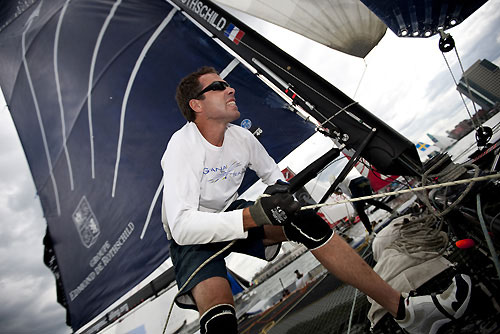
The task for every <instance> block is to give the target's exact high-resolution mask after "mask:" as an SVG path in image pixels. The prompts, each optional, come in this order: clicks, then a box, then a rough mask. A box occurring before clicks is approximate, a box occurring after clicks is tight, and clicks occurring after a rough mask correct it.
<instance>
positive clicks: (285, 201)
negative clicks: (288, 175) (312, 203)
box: [249, 192, 300, 226]
mask: <svg viewBox="0 0 500 334" xmlns="http://www.w3.org/2000/svg"><path fill="white" fill-rule="evenodd" d="M249 210H250V215H251V216H252V218H253V220H254V221H255V223H256V224H257V225H259V226H261V225H285V224H287V223H289V222H290V221H291V220H292V217H293V216H294V215H295V213H296V212H297V211H299V210H300V204H299V202H297V201H295V200H294V198H293V196H292V195H290V194H289V193H288V192H277V193H275V194H273V195H268V194H263V195H262V196H261V197H259V198H258V199H257V201H255V203H254V205H252V206H250V207H249Z"/></svg>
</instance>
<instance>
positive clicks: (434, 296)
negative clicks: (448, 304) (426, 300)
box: [431, 293, 456, 320]
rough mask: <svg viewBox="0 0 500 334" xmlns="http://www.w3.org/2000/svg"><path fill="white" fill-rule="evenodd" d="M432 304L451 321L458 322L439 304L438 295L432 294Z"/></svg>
mask: <svg viewBox="0 0 500 334" xmlns="http://www.w3.org/2000/svg"><path fill="white" fill-rule="evenodd" d="M431 298H432V302H433V303H434V305H436V308H437V309H438V310H439V312H441V313H443V314H444V315H445V316H446V317H448V318H450V319H451V320H456V319H455V318H454V317H453V316H452V315H451V314H449V313H448V312H447V311H446V310H445V309H444V307H443V306H442V305H441V304H440V303H439V301H438V299H437V297H436V294H435V293H433V294H431Z"/></svg>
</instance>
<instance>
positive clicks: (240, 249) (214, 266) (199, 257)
mask: <svg viewBox="0 0 500 334" xmlns="http://www.w3.org/2000/svg"><path fill="white" fill-rule="evenodd" d="M252 204H253V202H247V201H243V200H237V201H235V202H234V203H232V204H231V205H230V206H229V208H228V209H227V210H226V211H231V210H236V209H242V208H245V207H248V206H250V205H252ZM263 238H264V228H263V227H262V226H261V227H256V228H252V229H250V230H249V231H248V237H247V238H246V239H239V240H237V241H236V242H235V243H234V245H233V246H231V247H230V248H229V249H227V250H226V251H225V252H223V253H222V254H220V255H218V256H217V257H215V258H214V259H212V260H211V261H210V262H208V263H207V264H206V265H204V266H203V268H202V269H201V270H200V271H199V272H198V273H196V275H195V276H194V277H193V278H192V279H191V281H190V282H189V283H188V284H187V285H186V287H184V288H183V289H182V291H181V293H180V294H179V295H178V296H177V297H176V298H175V303H176V304H177V306H179V307H181V308H188V309H193V310H197V307H196V303H195V301H194V298H193V295H192V294H191V290H192V289H193V288H194V287H195V286H196V285H197V284H198V283H200V282H202V281H204V280H206V279H208V278H211V277H224V278H226V279H227V269H226V262H225V261H224V258H225V257H226V256H228V255H229V254H230V253H232V252H236V253H241V254H246V255H250V256H254V257H257V258H260V259H263V260H267V261H271V260H272V259H274V258H275V257H276V256H277V255H278V252H279V250H280V248H281V244H276V245H272V246H264V244H263V243H262V239H263ZM229 243H230V242H229V241H228V242H215V243H209V244H199V245H184V246H182V245H179V244H177V243H176V242H175V241H174V240H170V256H171V258H172V262H173V264H174V270H175V280H176V281H177V286H178V288H179V289H180V288H181V287H182V286H183V285H184V284H185V283H186V281H187V280H188V279H189V277H190V276H191V275H192V274H193V272H194V271H195V270H196V269H197V268H198V267H199V266H200V265H201V264H202V263H203V262H205V260H207V259H208V258H209V257H211V256H212V255H214V254H215V253H217V252H218V251H220V250H221V249H222V248H224V247H225V246H227V245H228V244H229Z"/></svg>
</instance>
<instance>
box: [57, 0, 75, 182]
mask: <svg viewBox="0 0 500 334" xmlns="http://www.w3.org/2000/svg"><path fill="white" fill-rule="evenodd" d="M69 1H70V0H66V2H65V3H64V5H63V8H62V10H61V13H60V15H59V20H58V21H57V27H56V33H55V37H54V76H55V82H56V91H57V102H58V103H59V111H60V113H61V131H62V144H63V150H64V155H65V156H66V163H67V166H68V175H69V183H70V189H71V191H73V190H74V189H75V185H74V182H73V168H72V166H71V159H70V157H69V152H68V146H67V145H66V142H67V139H66V120H65V117H64V106H63V101H62V95H61V82H60V80H59V65H58V49H59V36H60V33H61V26H62V21H63V18H64V15H65V14H66V9H67V8H68V3H69Z"/></svg>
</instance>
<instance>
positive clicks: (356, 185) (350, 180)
mask: <svg viewBox="0 0 500 334" xmlns="http://www.w3.org/2000/svg"><path fill="white" fill-rule="evenodd" d="M339 193H343V194H345V195H347V196H349V197H350V198H358V197H364V196H371V195H373V190H372V187H371V185H370V180H368V178H366V177H364V176H362V175H359V174H357V173H353V171H351V172H350V173H349V174H347V176H346V177H345V178H344V180H342V182H341V183H340V184H339V189H338V190H337V194H339ZM352 204H353V206H354V209H356V212H357V213H358V216H359V219H361V222H362V223H363V225H364V226H365V229H366V231H367V232H368V234H372V232H373V228H372V224H371V222H370V219H369V218H368V216H367V215H366V213H365V207H366V204H371V205H373V206H375V207H376V208H379V209H382V210H385V211H387V212H390V213H391V214H392V213H393V210H392V208H391V207H390V206H388V205H387V204H385V203H384V202H381V201H377V200H375V199H366V200H363V201H356V202H352ZM394 212H396V211H394Z"/></svg>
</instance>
